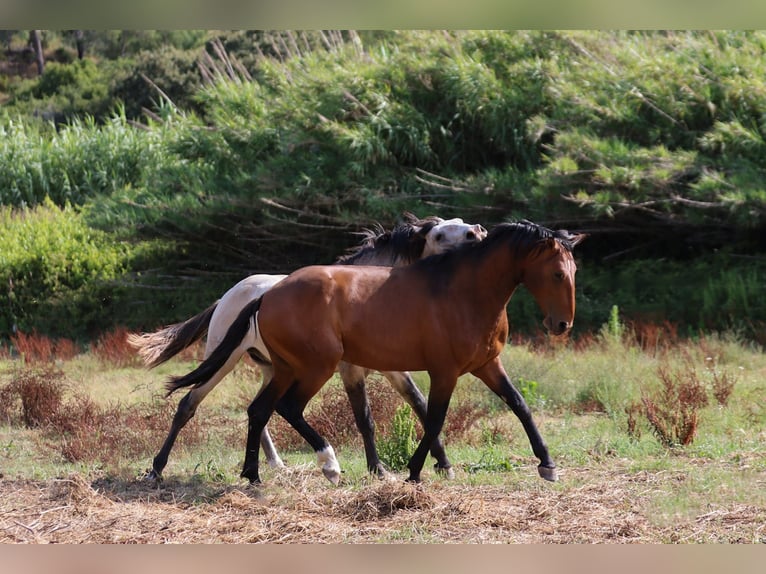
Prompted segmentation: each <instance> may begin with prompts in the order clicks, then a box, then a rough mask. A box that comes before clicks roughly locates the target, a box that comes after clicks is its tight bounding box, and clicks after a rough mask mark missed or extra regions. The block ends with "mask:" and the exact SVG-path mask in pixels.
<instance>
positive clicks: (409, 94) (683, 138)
mask: <svg viewBox="0 0 766 574" xmlns="http://www.w3.org/2000/svg"><path fill="white" fill-rule="evenodd" d="M81 38H82V41H83V44H82V45H83V47H84V48H85V53H84V56H83V58H82V59H80V58H78V54H77V51H76V50H75V41H74V40H75V34H74V32H73V31H71V32H63V31H61V32H57V31H43V32H42V39H43V48H44V55H45V69H44V72H43V74H42V75H41V76H39V75H38V74H37V73H36V68H35V63H34V62H35V58H34V53H33V52H32V51H31V49H30V48H29V46H28V31H4V32H2V33H1V34H0V42H2V44H3V52H2V55H0V102H2V107H1V108H0V223H1V225H0V339H5V338H7V337H8V336H9V335H10V334H11V333H13V332H14V330H16V329H18V330H21V331H24V332H29V331H31V330H37V331H38V332H40V333H42V334H47V335H50V336H59V337H69V338H75V339H88V338H93V337H95V336H96V335H97V334H98V333H99V332H101V331H104V330H107V329H111V328H113V327H115V326H117V325H122V326H127V327H129V328H145V329H150V328H154V327H156V326H158V325H161V324H167V323H170V322H174V321H177V320H181V319H185V318H187V317H189V316H191V315H193V314H195V313H197V312H198V311H200V310H201V309H203V308H204V307H206V306H207V305H209V304H210V303H211V302H212V301H214V300H215V299H217V298H218V297H220V295H221V294H222V293H223V292H224V291H225V290H226V289H228V287H230V286H231V285H232V284H233V283H234V282H236V281H237V280H239V279H241V278H242V277H243V276H245V275H247V274H250V273H255V272H289V271H292V270H294V269H296V268H298V267H300V266H303V265H307V264H312V263H330V262H332V261H333V260H334V259H335V258H336V257H338V256H339V255H341V254H342V253H343V252H344V251H345V250H346V249H347V248H349V247H351V246H352V245H354V244H355V243H356V238H355V237H354V236H353V235H352V232H354V231H358V230H360V229H361V228H363V227H369V226H372V225H374V224H375V223H380V224H382V225H383V226H386V227H388V226H391V225H393V224H394V223H396V221H397V220H398V219H399V218H400V217H401V213H402V212H403V211H405V210H408V211H412V212H414V213H416V214H417V215H420V216H425V215H430V214H438V215H441V216H442V217H462V218H464V219H465V220H467V221H471V222H481V223H483V224H484V225H485V226H486V227H491V226H492V225H493V224H495V223H497V222H501V221H508V220H514V219H520V218H528V219H531V220H533V221H536V222H538V223H542V224H545V225H548V226H550V227H557V228H558V227H565V228H568V229H570V230H577V231H585V232H587V233H589V234H590V235H591V237H590V238H589V239H588V240H587V241H586V242H585V243H583V245H582V246H581V247H580V248H578V259H579V268H580V271H579V273H578V311H577V320H576V332H580V333H582V332H585V331H588V330H592V329H596V328H598V327H599V326H600V325H601V324H602V323H604V321H605V320H606V318H607V317H608V316H609V313H610V310H611V309H612V306H613V305H617V306H618V307H619V309H620V311H621V313H622V314H623V318H624V319H625V320H634V321H639V322H640V321H650V322H655V323H663V322H665V321H667V322H669V323H670V324H672V325H673V326H674V328H677V329H678V330H679V332H681V333H684V334H695V333H697V332H699V330H735V331H737V332H739V333H741V334H743V335H744V336H746V337H749V338H754V339H756V340H758V341H759V342H761V343H764V342H766V303H764V297H763V286H764V280H765V279H766V259H765V257H764V252H765V251H766V240H764V237H766V235H765V234H764V229H765V224H764V221H765V219H764V216H765V214H766V184H764V181H766V178H764V174H765V173H766V139H764V135H765V134H766V33H762V32H732V31H716V32H709V31H704V32H637V33H630V32H607V31H599V32H596V31H567V32H559V31H547V32H541V31H533V32H527V31H511V32H500V31H494V32H487V31H482V32H478V31H465V32H450V31H417V32H416V31H402V32H393V31H385V32H383V31H364V32H353V31H345V32H334V31H325V32H290V31H283V32H249V31H239V32H226V31H177V32H160V31H143V32H129V31H107V32H93V31H83V34H82V36H81ZM509 311H510V314H511V320H512V325H513V327H514V328H515V329H517V330H522V331H527V332H534V331H535V330H536V329H538V328H539V325H540V320H541V317H540V315H539V312H538V311H537V310H536V309H535V306H534V303H533V302H532V301H531V298H529V297H528V296H526V294H525V293H519V294H517V295H516V296H515V297H514V299H513V301H512V302H511V305H510V308H509Z"/></svg>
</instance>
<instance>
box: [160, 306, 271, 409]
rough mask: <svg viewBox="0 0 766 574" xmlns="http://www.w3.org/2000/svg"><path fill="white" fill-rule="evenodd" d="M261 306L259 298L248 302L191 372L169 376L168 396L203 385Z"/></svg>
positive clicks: (224, 358)
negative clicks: (218, 341)
mask: <svg viewBox="0 0 766 574" xmlns="http://www.w3.org/2000/svg"><path fill="white" fill-rule="evenodd" d="M260 307H261V298H260V297H258V299H255V300H254V301H252V302H250V303H248V304H247V305H245V306H244V307H243V308H242V311H240V312H239V315H237V318H236V319H234V322H233V323H232V324H231V326H230V327H229V330H228V331H226V335H225V336H224V338H223V340H222V341H221V343H220V344H219V345H218V346H217V347H216V348H215V350H214V351H213V352H212V353H211V354H210V356H209V357H208V358H207V359H205V360H204V361H202V363H200V365H199V366H198V367H197V368H196V369H194V370H193V371H192V372H191V373H189V374H187V375H184V376H182V377H171V378H170V379H168V380H167V382H166V383H165V387H166V388H167V390H168V396H170V395H171V394H173V393H174V392H175V391H177V390H178V389H180V388H183V387H192V386H193V387H199V386H202V385H204V384H205V383H206V382H207V381H209V380H210V378H211V377H212V376H213V375H214V374H215V373H217V372H218V371H219V370H220V369H221V367H223V366H224V365H225V364H226V361H227V360H228V359H229V357H230V356H231V354H232V353H233V352H234V351H235V350H236V349H237V347H239V345H240V344H241V343H242V340H243V339H244V338H245V335H247V332H248V330H249V329H250V321H251V320H253V319H254V317H255V313H256V312H257V311H258V309H259V308H260Z"/></svg>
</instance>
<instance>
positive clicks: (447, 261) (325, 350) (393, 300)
mask: <svg viewBox="0 0 766 574" xmlns="http://www.w3.org/2000/svg"><path fill="white" fill-rule="evenodd" d="M584 237H585V236H584V235H571V234H569V233H568V232H565V231H555V232H554V231H551V230H550V229H546V228H544V227H541V226H538V225H535V224H533V223H530V222H526V221H525V222H521V223H513V224H502V225H499V226H497V227H495V228H494V229H493V230H492V231H491V232H490V234H489V235H488V237H487V239H485V240H484V241H482V242H480V243H476V244H473V245H468V246H463V247H460V248H458V249H456V250H453V251H451V252H448V253H444V254H442V255H437V256H434V257H429V258H427V259H423V260H421V261H419V262H416V263H414V264H413V265H410V266H407V267H400V268H394V269H390V268H381V267H341V266H313V267H305V268H303V269H300V270H298V271H296V272H294V273H293V274H292V275H290V276H288V277H287V278H286V279H285V280H283V281H282V282H280V283H279V284H278V285H276V286H275V287H273V288H272V289H271V290H270V291H269V292H267V293H266V294H265V295H264V296H263V297H262V298H261V299H258V300H256V301H254V302H253V303H251V304H250V305H248V306H247V307H245V308H244V309H243V311H242V312H241V313H240V315H239V316H238V317H237V319H236V320H235V321H234V322H233V323H232V326H231V327H230V329H229V331H228V332H227V334H226V336H225V337H224V340H223V341H222V342H221V344H220V345H219V346H218V347H217V348H216V350H215V351H213V353H212V354H211V355H210V357H209V358H208V359H206V360H205V361H204V362H203V363H202V364H201V365H200V366H199V367H198V368H197V369H196V370H195V371H193V372H191V373H189V374H188V375H186V376H184V377H178V378H173V379H171V380H170V381H168V388H169V390H170V391H171V392H172V391H173V390H176V389H178V388H181V387H185V386H190V385H201V384H204V383H205V381H207V380H208V378H209V377H210V376H212V374H214V373H215V372H216V371H217V370H218V369H219V368H220V367H221V365H223V364H224V363H225V362H226V360H227V358H228V357H229V355H230V353H231V352H232V350H233V349H235V348H236V347H237V346H238V345H239V343H240V341H242V339H243V337H244V336H245V335H246V333H247V332H248V331H249V330H250V329H251V328H252V325H253V323H254V322H255V323H256V328H257V329H258V331H259V332H260V335H261V337H262V338H263V341H264V342H265V344H266V347H267V348H268V351H269V355H270V357H271V360H272V363H273V373H274V374H273V378H272V380H271V381H270V382H269V383H268V384H267V385H266V386H264V387H263V388H262V389H261V392H260V393H259V394H258V396H257V397H256V398H255V399H254V400H253V402H252V403H251V404H250V406H249V408H248V416H249V426H248V436H247V447H246V452H245V463H244V466H243V470H242V476H243V477H245V478H247V479H249V480H250V481H251V482H260V477H259V474H258V448H259V444H258V437H259V436H260V434H261V431H262V429H263V428H264V427H265V425H266V423H267V421H268V420H269V418H270V417H271V415H272V413H273V412H274V410H275V409H276V411H277V412H278V413H279V414H280V415H282V416H283V417H284V418H285V419H287V420H288V422H290V424H291V425H292V426H293V427H294V428H295V429H296V430H297V431H298V432H299V433H300V434H301V435H302V436H303V437H304V438H305V439H306V441H307V442H308V443H309V444H310V445H311V446H312V447H313V448H314V450H315V452H316V453H317V458H318V460H319V462H320V463H321V464H322V470H323V472H324V473H325V475H326V476H327V477H328V478H330V479H331V480H333V482H336V481H337V471H338V464H337V460H335V456H334V452H333V450H332V447H331V446H330V445H329V443H328V442H327V441H326V440H325V439H324V438H323V437H321V436H320V435H319V434H318V433H317V432H316V431H315V430H314V429H313V428H312V427H311V426H310V425H309V424H308V423H307V422H306V420H305V419H304V418H303V410H304V408H305V406H306V404H307V403H308V401H309V400H310V399H311V398H312V397H313V396H314V395H315V394H316V393H317V392H318V391H319V389H320V388H321V387H322V386H323V385H324V384H325V382H326V381H327V380H328V379H329V378H330V377H331V376H332V374H333V372H334V371H335V369H336V367H337V365H338V363H339V362H340V361H342V360H343V361H348V362H350V363H353V364H355V365H363V366H365V367H368V368H372V369H376V370H382V371H387V370H411V371H428V373H429V376H430V378H431V386H430V391H429V395H428V413H427V417H426V424H425V430H424V434H423V438H422V440H421V441H420V444H419V445H418V447H417V449H416V450H415V452H414V454H413V455H412V458H411V459H410V461H409V464H408V467H409V470H410V475H409V478H408V480H410V481H415V482H417V481H420V472H421V470H422V468H423V464H424V462H425V458H426V455H427V453H428V450H429V448H430V446H431V444H432V443H433V441H434V440H435V439H436V438H437V437H438V435H439V432H440V431H441V428H442V425H443V423H444V419H445V416H446V413H447V408H448V406H449V401H450V398H451V396H452V392H453V390H454V388H455V385H456V383H457V379H458V377H459V376H460V375H463V374H465V373H472V374H473V375H475V376H476V377H478V378H479V379H481V380H482V381H483V382H484V383H485V384H486V385H487V386H488V387H489V388H490V389H491V390H492V391H493V392H495V393H496V394H497V395H498V396H499V397H500V398H501V399H502V400H503V401H505V402H506V404H508V406H509V407H510V408H511V409H512V410H513V412H514V413H515V414H516V416H517V417H518V418H519V420H520V421H521V423H522V425H523V427H524V429H525V431H526V433H527V436H528V438H529V441H530V443H531V446H532V451H533V452H534V454H535V455H536V456H537V458H538V459H539V460H540V464H539V466H538V472H539V474H540V476H541V477H542V478H544V479H546V480H556V479H557V473H556V465H555V464H554V462H553V460H552V459H551V457H550V454H549V453H548V448H547V446H546V445H545V442H544V441H543V439H542V437H541V435H540V433H539V431H538V429H537V426H536V425H535V423H534V421H533V419H532V416H531V413H530V410H529V408H528V406H527V405H526V403H525V401H524V399H523V397H522V396H521V394H520V393H519V392H518V391H517V390H516V388H515V387H514V386H513V384H512V383H511V381H510V380H509V378H508V375H507V374H506V372H505V370H504V369H503V366H502V364H501V362H500V357H499V355H500V351H501V350H502V348H503V346H504V345H505V342H506V339H507V336H508V319H507V315H506V305H507V303H508V301H509V299H510V298H511V295H512V294H513V292H514V291H515V289H516V287H517V286H518V285H520V284H524V285H525V286H526V287H527V289H528V290H529V291H530V292H531V293H532V295H533V296H534V298H535V300H536V301H537V303H538V305H539V307H540V309H541V310H542V311H543V313H544V314H545V319H544V321H543V325H544V326H545V327H546V329H548V330H549V331H550V332H551V333H553V334H556V335H561V334H563V333H565V332H567V331H568V330H569V329H570V328H571V327H572V322H573V320H574V314H575V272H576V265H575V261H574V258H573V255H572V251H573V249H574V247H575V246H576V245H577V244H578V243H579V242H580V241H582V239H583V238H584ZM256 312H257V320H255V321H254V317H256V315H255V313H256Z"/></svg>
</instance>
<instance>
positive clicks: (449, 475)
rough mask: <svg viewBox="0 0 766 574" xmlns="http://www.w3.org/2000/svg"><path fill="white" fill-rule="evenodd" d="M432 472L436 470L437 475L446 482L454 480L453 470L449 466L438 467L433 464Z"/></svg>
mask: <svg viewBox="0 0 766 574" xmlns="http://www.w3.org/2000/svg"><path fill="white" fill-rule="evenodd" d="M434 470H436V473H437V474H439V475H440V476H442V477H444V478H446V479H447V480H452V479H454V478H455V470H454V469H453V468H452V467H451V466H439V465H438V464H435V465H434Z"/></svg>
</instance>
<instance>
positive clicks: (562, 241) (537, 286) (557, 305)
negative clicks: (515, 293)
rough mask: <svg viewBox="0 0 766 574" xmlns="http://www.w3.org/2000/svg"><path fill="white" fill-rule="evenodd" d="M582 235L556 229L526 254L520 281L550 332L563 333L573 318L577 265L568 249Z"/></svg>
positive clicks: (570, 250) (572, 247) (573, 245)
mask: <svg viewBox="0 0 766 574" xmlns="http://www.w3.org/2000/svg"><path fill="white" fill-rule="evenodd" d="M585 237H586V235H584V234H579V235H570V234H569V233H567V232H565V231H558V232H556V233H555V236H554V237H551V238H548V239H545V240H544V245H543V246H542V247H541V248H540V249H539V250H535V251H534V252H533V253H532V254H530V257H531V260H530V261H529V263H528V264H527V265H526V267H525V271H524V285H526V287H527V289H529V291H530V292H531V293H532V295H533V296H534V298H535V300H536V301H537V304H538V305H539V306H540V309H542V310H543V313H545V319H544V320H543V325H544V326H545V328H546V329H547V330H548V331H549V332H550V333H552V334H554V335H563V334H564V333H566V332H567V331H569V329H571V328H572V323H573V322H574V316H575V273H576V272H577V265H576V264H575V260H574V257H573V255H572V249H574V247H575V245H577V244H578V243H580V242H581V241H582V240H583V239H585Z"/></svg>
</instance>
